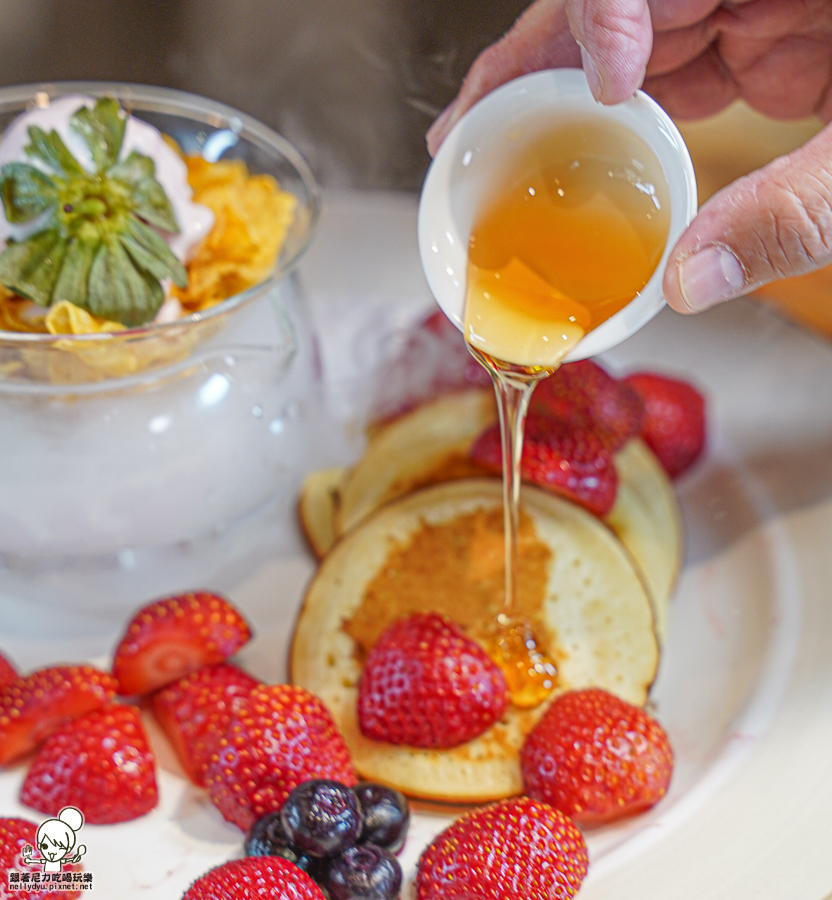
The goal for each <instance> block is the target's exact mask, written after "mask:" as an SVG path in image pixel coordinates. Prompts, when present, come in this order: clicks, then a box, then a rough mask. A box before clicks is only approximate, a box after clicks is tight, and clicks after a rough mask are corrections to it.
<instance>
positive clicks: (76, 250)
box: [52, 234, 101, 307]
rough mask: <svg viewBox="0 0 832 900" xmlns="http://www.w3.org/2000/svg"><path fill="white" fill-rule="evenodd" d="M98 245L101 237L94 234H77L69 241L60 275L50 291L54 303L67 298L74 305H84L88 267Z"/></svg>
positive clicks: (85, 303)
mask: <svg viewBox="0 0 832 900" xmlns="http://www.w3.org/2000/svg"><path fill="white" fill-rule="evenodd" d="M100 246H101V238H100V237H98V235H96V234H93V235H83V234H79V235H78V236H77V237H74V238H73V239H72V240H71V241H70V242H69V244H68V246H67V248H66V254H65V256H64V263H63V266H61V272H60V275H59V276H58V280H57V281H56V282H55V287H54V288H53V291H52V296H53V298H54V302H55V303H59V302H60V301H61V300H69V302H70V303H74V304H75V305H76V306H81V307H86V305H87V284H88V282H89V274H90V267H91V266H92V261H93V259H94V258H95V254H96V253H97V252H98V248H99V247H100Z"/></svg>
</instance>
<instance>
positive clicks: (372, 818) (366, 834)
mask: <svg viewBox="0 0 832 900" xmlns="http://www.w3.org/2000/svg"><path fill="white" fill-rule="evenodd" d="M353 790H354V791H355V793H356V795H357V796H358V799H359V801H360V803H361V808H362V809H363V810H364V829H363V830H362V832H361V841H362V842H364V843H368V844H377V845H378V846H379V847H385V848H386V849H387V850H389V851H390V852H391V853H398V852H399V850H401V849H402V846H403V845H404V839H405V838H406V837H407V826H408V825H409V824H410V807H409V806H408V805H407V799H406V798H405V796H404V794H402V793H401V792H400V791H395V790H393V788H389V787H385V786H384V785H383V784H372V783H371V782H369V781H366V782H363V783H362V784H359V785H358V786H357V787H354V788H353Z"/></svg>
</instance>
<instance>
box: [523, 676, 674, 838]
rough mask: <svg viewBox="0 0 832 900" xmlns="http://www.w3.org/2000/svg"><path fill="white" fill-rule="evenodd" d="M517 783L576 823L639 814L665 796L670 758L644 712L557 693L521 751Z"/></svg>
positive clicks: (597, 696) (591, 692)
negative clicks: (521, 774) (522, 784)
mask: <svg viewBox="0 0 832 900" xmlns="http://www.w3.org/2000/svg"><path fill="white" fill-rule="evenodd" d="M520 765H521V768H522V772H523V783H524V785H525V788H526V793H527V794H528V795H529V796H530V797H534V798H536V799H538V800H543V801H545V802H546V803H549V804H551V805H552V806H554V807H555V808H556V809H559V810H561V811H562V812H563V813H565V814H566V815H568V816H571V817H572V819H574V820H575V821H576V822H578V823H579V824H581V825H596V824H600V823H604V822H609V821H611V820H613V819H618V818H621V817H622V816H627V815H631V814H632V813H636V812H639V811H641V810H643V809H646V808H648V807H650V806H652V805H653V804H654V803H656V802H657V801H658V800H660V799H661V798H662V797H663V796H664V794H665V793H666V791H667V786H668V784H669V783H670V776H671V774H672V772H673V752H672V750H671V749H670V743H669V742H668V739H667V735H666V734H665V732H664V730H663V729H662V727H661V725H659V723H658V722H657V721H656V720H655V719H653V718H652V717H651V716H650V715H649V714H648V713H646V712H645V711H644V710H643V709H639V708H638V707H637V706H632V705H631V704H629V703H625V702H624V701H623V700H620V699H619V698H618V697H615V696H613V695H612V694H609V693H607V692H606V691H602V690H601V689H599V688H590V689H588V690H585V691H572V692H569V693H566V694H562V695H561V696H560V697H558V698H557V699H556V700H555V701H554V703H552V705H551V706H550V707H549V709H548V710H547V711H546V713H545V714H544V715H543V718H542V719H541V720H540V721H539V722H538V723H537V725H536V726H535V727H534V728H533V729H532V730H531V732H530V733H529V735H528V736H527V738H526V742H525V744H524V745H523V749H522V750H521V753H520Z"/></svg>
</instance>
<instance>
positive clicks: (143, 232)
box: [118, 215, 188, 288]
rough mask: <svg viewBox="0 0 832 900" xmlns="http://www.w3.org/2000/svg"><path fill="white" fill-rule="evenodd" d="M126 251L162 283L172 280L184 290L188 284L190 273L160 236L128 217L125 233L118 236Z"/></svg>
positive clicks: (140, 222)
mask: <svg viewBox="0 0 832 900" xmlns="http://www.w3.org/2000/svg"><path fill="white" fill-rule="evenodd" d="M118 238H119V240H120V241H121V243H122V245H123V247H124V249H125V250H126V251H127V252H128V253H129V254H130V256H131V257H132V258H133V261H134V262H135V263H136V264H137V265H138V266H139V267H140V268H142V269H146V270H147V271H148V272H150V274H151V275H153V276H154V277H156V278H158V279H159V280H160V281H161V280H162V279H163V278H172V279H173V282H174V284H176V285H178V286H179V287H181V288H183V287H185V286H186V285H187V284H188V273H187V272H186V271H185V267H184V266H183V265H182V263H181V262H179V260H178V259H177V258H176V257H175V256H174V255H173V252H172V251H171V249H170V247H168V245H167V244H166V243H165V241H164V240H163V239H162V238H161V237H159V235H158V234H157V233H156V232H155V231H154V230H153V229H152V228H149V227H148V226H147V225H145V224H144V222H142V221H141V220H140V219H137V218H136V217H135V216H133V215H131V216H129V217H128V221H127V226H126V229H125V231H123V232H121V233H120V234H119V236H118Z"/></svg>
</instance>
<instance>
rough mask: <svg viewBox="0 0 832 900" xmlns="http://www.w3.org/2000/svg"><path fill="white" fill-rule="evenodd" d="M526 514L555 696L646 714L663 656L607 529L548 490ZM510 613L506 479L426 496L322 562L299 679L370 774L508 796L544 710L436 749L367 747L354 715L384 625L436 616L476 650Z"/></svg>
mask: <svg viewBox="0 0 832 900" xmlns="http://www.w3.org/2000/svg"><path fill="white" fill-rule="evenodd" d="M521 509H522V517H521V540H520V571H519V601H520V606H521V610H522V612H523V613H524V614H525V615H527V616H528V617H529V619H530V620H531V622H532V625H533V627H534V629H535V633H536V636H537V638H538V642H539V644H540V645H541V647H542V648H543V649H545V651H546V652H547V653H548V655H549V656H550V657H552V658H553V659H554V660H555V662H556V665H557V668H558V676H557V686H556V691H555V694H557V693H559V692H562V691H564V690H567V689H577V688H582V687H588V686H590V685H594V686H599V687H602V688H605V689H607V690H609V691H611V692H612V693H615V694H617V695H618V696H620V697H622V698H623V699H625V700H627V701H629V702H631V703H635V704H638V705H643V704H644V703H645V701H646V699H647V695H648V691H649V689H650V685H651V684H652V681H653V678H654V677H655V672H656V668H657V665H658V659H659V645H658V640H657V637H656V633H655V630H654V614H653V604H652V602H651V599H650V596H649V594H648V591H647V589H646V587H645V584H644V582H643V580H642V577H641V575H640V573H639V571H638V569H637V567H636V565H635V564H634V562H633V559H632V557H631V556H630V554H629V553H628V552H627V550H626V549H625V548H624V547H623V545H622V544H621V543H620V542H619V541H618V540H617V539H616V537H615V536H614V535H613V534H612V532H611V531H610V530H609V529H608V528H607V527H606V526H605V525H604V524H603V523H602V522H600V521H599V520H598V519H596V518H595V517H594V516H592V515H590V514H589V513H587V512H586V511H585V510H583V509H581V508H580V507H578V506H576V505H574V504H572V503H570V502H568V501H566V500H563V499H561V498H559V497H557V496H555V495H553V494H551V493H548V492H545V491H543V490H540V489H538V488H532V487H524V488H523V491H522V497H521ZM501 603H502V494H501V487H500V483H499V481H497V480H495V479H461V480H456V481H451V482H447V483H442V484H439V485H434V486H431V487H427V488H424V489H422V490H419V491H416V492H414V493H411V494H409V495H408V496H406V497H404V498H401V499H399V500H397V501H395V502H392V503H389V504H387V505H385V506H383V507H381V508H380V509H378V510H377V511H376V512H375V513H373V514H372V515H371V516H369V517H367V518H365V519H364V520H363V521H362V522H361V524H359V525H357V526H356V527H355V528H354V529H353V530H351V531H350V532H349V533H347V534H345V535H344V536H343V537H342V538H341V539H340V540H339V541H338V542H337V543H336V544H335V545H334V546H333V548H332V549H331V551H330V552H329V554H328V555H327V556H326V557H325V558H324V560H323V562H322V564H321V566H320V568H319V570H318V572H317V574H316V576H315V578H314V579H313V581H312V583H311V585H310V587H309V589H308V592H307V594H306V597H305V599H304V603H303V606H302V608H301V612H300V615H299V618H298V621H297V624H296V628H295V633H294V637H293V641H292V648H291V661H290V670H291V672H290V674H291V678H292V680H293V681H294V682H295V683H297V684H300V685H303V686H304V687H306V688H308V689H309V690H311V691H313V692H314V693H315V694H317V695H318V696H319V697H320V698H321V699H322V700H323V701H324V703H326V705H327V706H328V707H329V709H330V711H331V712H332V714H333V716H334V718H335V720H336V722H337V724H338V726H339V728H340V729H341V732H342V734H343V735H344V737H345V739H346V741H347V744H348V745H349V747H350V750H351V752H352V754H353V758H354V761H355V765H356V768H357V770H358V771H359V773H360V774H361V775H362V776H363V777H365V778H368V779H371V780H377V781H381V782H384V783H386V784H390V785H392V786H395V787H397V788H399V789H400V790H402V791H404V792H405V793H407V794H409V795H410V796H414V797H422V798H429V799H433V800H442V801H452V802H466V803H468V802H485V801H488V800H493V799H498V798H501V797H507V796H511V795H513V794H516V793H518V792H520V791H521V789H522V782H521V776H520V767H519V761H518V753H519V749H520V747H521V746H522V743H523V739H524V737H525V735H526V734H527V733H528V731H529V730H530V729H531V727H532V726H533V725H534V723H535V722H536V721H537V719H538V718H539V717H540V715H542V713H543V711H544V709H545V708H546V704H543V705H541V706H540V707H538V708H536V709H534V710H518V709H515V708H513V707H512V708H510V709H509V712H508V713H507V714H506V716H505V718H504V719H503V720H502V721H501V722H499V723H497V724H496V725H494V726H493V727H492V728H490V729H489V730H488V731H487V732H485V733H484V734H483V735H481V736H480V737H478V738H476V739H475V740H473V741H470V742H468V743H466V744H464V745H462V746H459V747H456V748H451V749H449V750H433V751H431V750H421V749H414V748H409V747H402V746H393V745H391V744H386V743H382V742H376V741H372V740H369V739H367V738H365V737H364V736H363V735H362V734H361V732H360V730H359V727H358V722H357V715H356V700H357V685H358V681H359V678H360V675H361V667H362V660H363V659H364V658H365V656H366V654H367V652H368V651H369V649H370V648H371V646H372V645H373V643H374V641H375V640H377V638H378V636H379V635H380V634H381V632H382V631H383V630H384V628H385V627H386V626H387V625H388V624H390V623H391V622H393V621H395V620H396V619H398V618H401V617H404V616H407V615H409V614H411V613H413V612H417V611H423V610H427V609H432V610H435V611H437V612H442V613H444V614H446V615H448V616H450V618H452V619H453V620H454V621H456V622H457V623H458V624H460V625H461V626H462V627H463V629H464V630H465V631H466V632H467V633H468V634H470V635H471V636H472V637H474V638H475V639H479V638H480V637H481V634H482V626H483V625H484V624H486V623H488V622H490V621H493V617H494V615H496V613H497V612H499V611H500V608H501ZM555 694H553V696H554V695H555Z"/></svg>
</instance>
